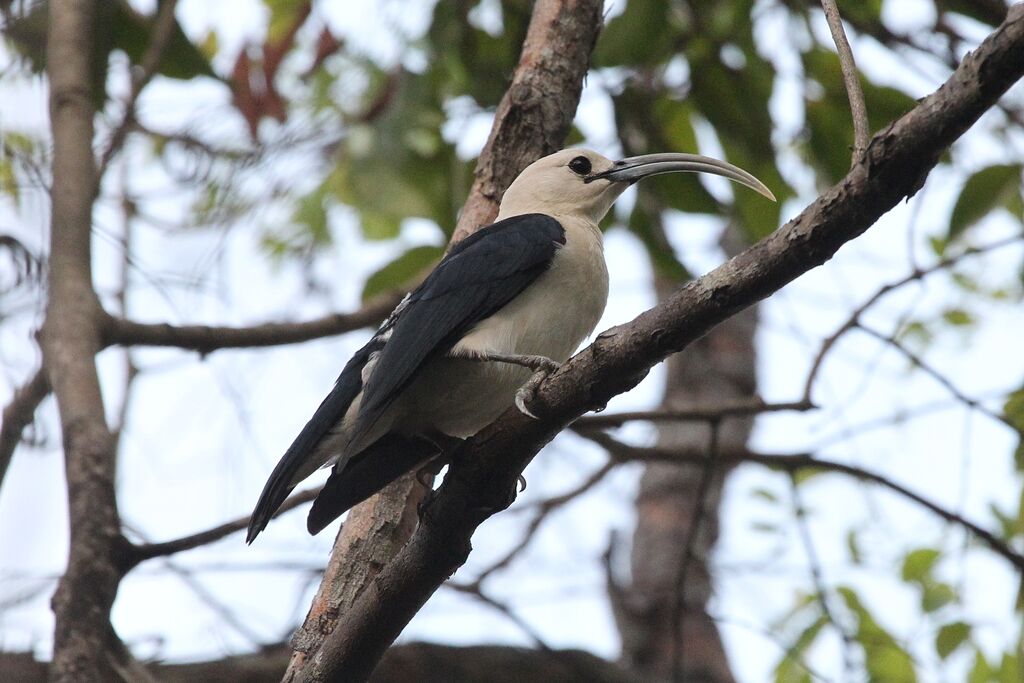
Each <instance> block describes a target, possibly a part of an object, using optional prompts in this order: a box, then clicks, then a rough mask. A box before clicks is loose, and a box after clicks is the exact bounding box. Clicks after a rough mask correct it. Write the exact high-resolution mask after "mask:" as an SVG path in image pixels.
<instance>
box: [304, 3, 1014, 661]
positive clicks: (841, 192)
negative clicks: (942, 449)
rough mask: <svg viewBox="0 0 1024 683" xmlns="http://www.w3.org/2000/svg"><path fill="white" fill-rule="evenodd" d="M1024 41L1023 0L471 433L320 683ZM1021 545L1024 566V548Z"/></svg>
mask: <svg viewBox="0 0 1024 683" xmlns="http://www.w3.org/2000/svg"><path fill="white" fill-rule="evenodd" d="M1022 50H1024V5H1015V6H1013V7H1011V8H1010V10H1009V12H1008V15H1007V19H1006V21H1005V22H1004V23H1003V24H1002V25H1001V26H1000V27H999V28H998V29H997V30H996V31H995V32H994V33H993V34H991V35H990V36H989V37H988V38H986V40H985V41H984V42H983V43H982V44H981V46H980V47H979V48H978V49H977V50H975V51H974V52H973V53H972V54H970V55H968V56H967V57H966V58H965V59H964V61H963V63H962V64H961V65H960V67H959V68H958V69H957V70H956V71H955V72H954V73H953V75H952V76H951V77H950V78H949V80H948V81H947V82H946V83H945V84H943V86H942V87H941V88H939V90H938V91H936V92H935V93H933V94H932V95H930V96H928V97H926V98H925V99H924V100H922V101H921V103H920V104H919V105H918V106H917V107H915V108H914V109H913V110H911V111H910V112H908V113H907V114H906V115H904V116H903V117H902V118H900V119H899V120H897V121H895V122H894V123H892V124H890V125H889V126H888V127H887V128H885V129H884V130H882V131H881V132H879V133H878V134H877V135H876V136H875V137H874V138H873V139H872V141H871V143H870V144H869V145H868V148H867V150H866V151H865V154H864V155H862V156H861V157H860V159H859V160H858V162H857V164H856V166H854V168H853V169H852V170H851V171H850V173H849V174H848V175H847V176H846V177H845V178H844V179H843V180H842V181H840V182H839V183H838V184H837V185H835V186H834V187H833V188H831V189H830V190H828V191H827V192H825V193H824V194H823V195H822V196H820V197H819V198H818V199H817V200H816V201H815V202H814V203H812V204H811V205H810V206H809V207H807V208H806V209H805V210H804V211H803V212H802V213H801V214H800V215H799V216H797V217H796V218H794V219H793V220H791V221H789V222H788V223H787V224H786V225H785V226H783V227H782V228H780V229H779V230H778V231H776V232H775V233H773V234H772V235H770V236H768V237H766V238H765V239H763V240H761V241H760V242H758V243H757V244H755V245H754V246H753V247H751V248H750V249H747V250H746V251H744V252H743V253H741V254H739V255H738V256H736V257H734V258H732V259H730V260H729V261H728V262H726V263H725V264H723V265H722V266H720V267H718V268H716V269H715V270H714V271H712V272H710V273H708V274H707V275H705V276H703V277H701V278H700V279H698V280H695V281H693V282H690V283H688V284H687V285H686V286H685V287H683V288H682V289H681V290H680V291H679V292H678V293H677V294H676V295H674V296H672V297H670V298H669V299H667V300H666V301H664V302H663V303H661V304H659V305H658V306H656V307H654V308H653V309H651V310H649V311H647V312H645V313H643V314H641V315H640V316H639V317H637V318H636V319H635V320H633V321H632V322H630V323H628V324H626V325H621V326H619V327H616V328H613V329H611V330H608V331H606V332H604V333H603V334H601V335H599V336H598V338H597V340H596V341H595V342H594V343H593V344H592V345H591V346H590V347H588V348H587V349H585V350H583V351H582V352H581V353H579V354H577V355H576V356H575V357H573V358H572V359H571V360H570V361H569V362H568V363H566V364H564V365H563V366H562V368H561V369H560V370H558V371H557V372H555V373H554V374H552V375H551V376H550V377H549V378H548V379H547V380H546V381H545V382H543V383H542V384H541V386H540V387H539V389H538V391H537V395H536V400H535V402H534V408H535V410H534V412H536V413H537V414H538V415H540V416H541V419H538V420H531V419H530V418H528V417H526V416H525V415H522V414H521V413H519V412H518V411H516V410H514V409H510V410H509V411H507V412H506V413H505V414H504V415H502V416H501V417H500V418H499V419H498V420H497V421H496V422H495V423H493V424H492V425H490V426H489V427H487V428H485V429H484V430H483V431H482V432H481V433H480V434H478V435H477V436H476V437H474V438H473V439H472V440H471V441H470V442H468V443H467V445H466V446H465V447H464V448H462V449H461V450H460V452H459V453H458V454H457V457H456V458H455V460H454V462H453V464H452V466H451V467H450V469H449V473H448V475H447V476H446V478H445V481H444V483H443V485H442V486H441V488H440V489H439V491H438V492H437V494H436V496H435V497H434V498H433V500H432V501H431V503H430V504H429V505H428V506H426V508H425V510H424V514H423V516H422V518H421V523H420V525H419V527H418V528H417V530H416V532H415V533H414V534H413V536H412V538H411V539H410V541H409V543H408V544H407V545H406V546H405V547H404V548H403V549H402V551H401V552H400V553H399V555H398V556H397V557H396V558H395V559H394V560H393V561H392V562H391V563H390V564H389V565H388V566H387V567H385V568H384V570H383V571H382V572H381V573H380V575H379V576H378V577H377V578H376V579H375V580H374V581H373V583H371V584H370V585H369V586H367V588H366V590H364V591H363V592H362V594H361V595H360V596H359V598H358V599H357V600H356V602H355V604H354V605H353V606H352V607H351V608H350V609H349V610H347V611H346V612H345V614H344V615H343V616H342V619H341V621H340V622H339V624H338V627H337V628H336V629H335V630H334V632H333V633H332V634H331V635H330V637H328V639H327V640H326V641H325V642H324V645H323V647H322V648H321V651H320V652H319V653H318V654H317V656H316V659H317V661H318V662H319V663H320V667H319V668H318V672H317V676H316V677H314V676H310V677H309V678H310V680H317V679H320V680H323V679H325V678H331V677H332V676H337V675H340V672H344V675H345V676H346V677H348V678H350V679H352V680H362V679H365V678H366V677H368V675H369V673H370V671H372V669H373V667H374V665H375V664H376V662H377V661H378V659H379V658H380V656H381V654H382V653H383V652H384V650H385V649H386V648H387V646H388V644H390V643H391V642H392V641H393V640H394V638H395V637H397V635H398V634H399V632H400V631H401V630H402V628H404V626H405V624H406V623H408V621H409V619H411V618H412V616H413V615H414V614H415V613H416V612H417V611H418V610H419V608H420V607H421V606H422V605H423V603H424V602H426V600H427V599H428V598H429V597H430V595H431V594H432V593H433V592H434V591H435V590H436V589H437V587H438V586H440V584H441V583H442V582H443V581H444V580H445V579H447V578H448V576H450V575H451V573H452V572H454V571H455V569H457V568H458V567H459V566H460V565H461V564H462V563H463V562H465V560H466V558H467V557H468V555H469V552H470V548H471V545H470V537H471V536H472V534H473V532H474V531H475V529H476V527H477V526H478V525H479V524H480V523H481V522H483V521H484V520H485V519H487V518H488V517H489V516H491V515H492V514H494V513H495V512H497V511H499V510H502V509H504V508H506V507H507V506H508V505H510V504H511V502H512V500H513V499H514V491H515V488H514V487H515V481H516V478H517V477H518V476H519V474H520V473H521V472H522V470H523V468H524V467H525V466H526V464H527V463H529V461H530V460H531V459H532V458H533V456H534V455H535V454H536V453H537V451H538V450H540V448H542V447H543V446H544V445H545V444H546V443H548V442H549V441H550V440H551V439H552V438H553V437H554V436H555V435H556V434H557V433H558V432H559V431H560V430H561V429H563V428H564V427H565V426H566V425H567V424H569V423H570V422H571V421H573V420H575V419H576V418H578V417H579V416H580V415H582V414H583V413H584V412H586V411H588V410H591V409H593V408H596V407H600V406H603V405H605V404H606V403H607V402H608V400H609V399H610V398H611V397H612V396H615V395H617V394H619V393H622V392H624V391H627V390H629V389H631V388H632V387H634V386H635V385H636V384H637V383H639V381H640V380H641V379H642V378H643V377H644V376H645V375H646V374H647V372H648V371H649V369H650V368H651V366H652V365H654V364H655V363H657V362H660V361H661V360H663V359H664V358H665V357H666V356H668V355H669V354H672V353H676V352H678V351H681V350H682V349H684V348H685V347H686V346H687V345H688V344H690V343H691V342H693V341H694V340H695V339H697V338H698V337H700V336H702V335H703V334H705V333H706V332H707V331H708V330H709V329H711V327H713V326H714V325H716V324H718V323H719V322H721V321H722V320H724V319H725V318H727V317H729V316H731V315H733V314H735V313H736V312H738V311H740V310H742V309H743V308H745V307H747V306H750V305H752V304H754V303H756V302H757V301H760V300H761V299H763V298H765V297H767V296H769V295H770V294H772V293H773V292H775V291H777V290H778V289H780V288H781V287H782V286H784V285H785V284H787V283H789V282H791V281H792V280H793V279H795V278H796V277H798V276H800V275H802V274H803V273H805V272H807V271H808V270H810V269H812V268H814V267H815V266H818V265H820V264H822V263H824V262H825V261H826V260H828V259H829V258H831V257H832V256H833V255H834V254H835V253H836V251H837V250H838V249H839V248H840V247H841V246H842V245H843V244H845V243H846V242H848V241H849V240H852V239H854V238H856V237H857V236H859V235H860V234H862V233H863V232H864V231H865V230H867V229H868V228H869V227H870V226H871V225H872V224H873V223H874V222H875V221H876V220H878V218H879V217H880V216H881V215H882V214H883V213H885V212H886V211H888V210H889V209H891V208H892V207H893V206H895V205H896V204H897V203H898V202H899V201H901V200H902V199H903V198H905V197H908V196H911V195H913V194H914V193H915V192H916V191H917V190H918V189H919V188H920V187H921V185H922V184H923V182H924V180H925V178H926V177H927V174H928V172H929V171H930V170H931V169H932V168H933V167H934V166H935V164H936V163H937V162H938V159H939V156H940V155H941V153H942V152H943V151H944V150H945V149H946V148H948V147H949V146H950V145H951V144H952V143H953V142H954V141H955V140H956V139H957V138H958V137H959V136H960V135H962V134H963V133H964V131H966V130H967V129H968V128H969V127H970V126H971V125H972V124H973V123H974V122H975V121H976V120H977V119H978V118H979V117H980V116H981V115H982V114H983V113H984V112H985V111H986V110H987V109H988V108H990V107H992V106H993V105H994V104H995V102H996V101H997V100H998V99H999V97H1000V96H1001V95H1002V94H1003V93H1004V92H1005V91H1006V90H1007V89H1008V88H1009V87H1010V86H1011V85H1012V84H1013V83H1015V82H1016V81H1017V80H1018V79H1019V78H1020V77H1021V76H1022V74H1024V60H1021V59H1020V54H1021V51H1022ZM922 504H924V503H922ZM933 507H934V506H933ZM947 514H948V513H947ZM981 531H984V530H981ZM988 536H989V539H990V540H992V541H995V542H997V543H1000V542H999V540H998V539H995V538H993V537H991V535H990V534H989V535H988ZM987 540H988V539H987ZM1011 555H1012V556H1014V557H1017V560H1016V561H1015V565H1016V566H1018V567H1024V564H1021V563H1022V562H1024V558H1019V556H1015V555H1014V554H1012V552H1011Z"/></svg>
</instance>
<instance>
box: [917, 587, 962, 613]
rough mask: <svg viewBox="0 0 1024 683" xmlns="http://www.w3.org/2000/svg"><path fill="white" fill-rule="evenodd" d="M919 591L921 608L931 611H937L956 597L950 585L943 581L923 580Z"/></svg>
mask: <svg viewBox="0 0 1024 683" xmlns="http://www.w3.org/2000/svg"><path fill="white" fill-rule="evenodd" d="M922 588H923V589H924V590H923V592H922V593H921V609H923V610H924V611H925V612H928V613H931V612H935V611H938V610H940V609H942V608H943V607H945V606H946V605H948V604H949V603H951V602H953V601H954V600H956V598H957V594H956V591H955V590H954V589H953V587H952V586H951V585H949V584H948V583H943V582H934V581H925V582H924V583H923V584H922Z"/></svg>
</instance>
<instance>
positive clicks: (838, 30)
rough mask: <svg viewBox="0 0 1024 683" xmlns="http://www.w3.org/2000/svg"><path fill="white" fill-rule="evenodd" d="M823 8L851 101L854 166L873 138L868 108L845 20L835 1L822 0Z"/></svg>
mask: <svg viewBox="0 0 1024 683" xmlns="http://www.w3.org/2000/svg"><path fill="white" fill-rule="evenodd" d="M821 8H822V9H823V10H824V11H825V20H826V21H827V22H828V30H829V31H831V32H832V40H833V41H834V42H835V44H836V51H837V52H838V53H839V65H840V67H841V68H842V70H843V85H845V86H846V97H847V99H849V100H850V115H851V116H852V117H853V157H852V159H851V160H850V165H851V166H853V165H855V164H856V163H857V160H858V159H859V158H860V155H861V154H863V153H864V150H865V149H867V147H868V140H869V139H870V137H871V128H870V126H869V125H868V108H867V105H865V104H864V91H863V90H861V87H860V75H859V74H858V72H857V62H856V61H855V60H854V59H853V49H852V48H851V47H850V41H849V40H847V39H846V31H845V30H844V29H843V18H842V17H841V16H840V15H839V8H838V7H836V3H835V0H821Z"/></svg>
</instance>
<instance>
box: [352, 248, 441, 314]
mask: <svg viewBox="0 0 1024 683" xmlns="http://www.w3.org/2000/svg"><path fill="white" fill-rule="evenodd" d="M443 254H444V248H443V247H429V246H425V247H413V248H412V249H410V250H409V251H407V252H405V253H404V254H402V255H401V256H399V257H398V258H396V259H395V260H394V261H392V262H391V263H389V264H387V265H386V266H384V267H383V268H381V269H380V270H378V271H377V272H376V273H374V274H373V275H371V276H370V277H369V278H367V280H366V285H365V286H364V287H363V301H364V302H365V301H367V300H369V299H372V298H373V297H374V296H376V295H378V294H381V293H382V292H387V291H393V290H401V289H407V288H408V286H409V285H410V284H411V283H412V282H413V281H414V280H415V279H416V277H417V276H418V275H420V274H422V273H423V272H424V271H426V270H427V268H429V267H430V266H432V265H433V264H434V263H436V262H437V260H438V259H440V258H441V256H442V255H443Z"/></svg>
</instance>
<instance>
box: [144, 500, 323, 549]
mask: <svg viewBox="0 0 1024 683" xmlns="http://www.w3.org/2000/svg"><path fill="white" fill-rule="evenodd" d="M320 489H321V487H317V488H312V489H307V490H305V491H299V492H298V493H294V494H292V495H291V496H288V499H287V500H286V501H285V502H283V503H282V504H281V507H279V508H278V509H277V512H275V513H274V517H275V518H276V517H279V516H280V515H282V514H284V513H285V512H288V511H289V510H294V509H295V508H297V507H299V506H300V505H302V504H303V503H308V502H309V501H311V500H313V499H314V498H316V497H317V494H319V493H320ZM249 517H250V516H249V515H247V516H245V517H239V518H238V519H234V520H232V521H230V522H225V523H224V524H219V525H217V526H215V527H213V528H211V529H207V530H206V531H200V532H198V533H195V534H189V535H188V536H182V537H181V538H176V539H174V540H172V541H163V542H161V543H145V544H142V545H137V546H135V547H134V548H132V549H131V551H130V552H129V557H128V558H127V559H126V560H125V563H126V564H127V565H128V566H129V567H134V566H135V565H137V564H139V563H140V562H145V561H146V560H151V559H153V558H156V557H166V556H168V555H174V554H176V553H180V552H184V551H186V550H192V549H194V548H199V547H201V546H204V545H209V544H210V543H214V542H216V541H219V540H220V539H222V538H224V537H225V536H230V535H231V534H233V533H236V532H239V531H241V530H242V529H245V528H246V527H247V526H249Z"/></svg>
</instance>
